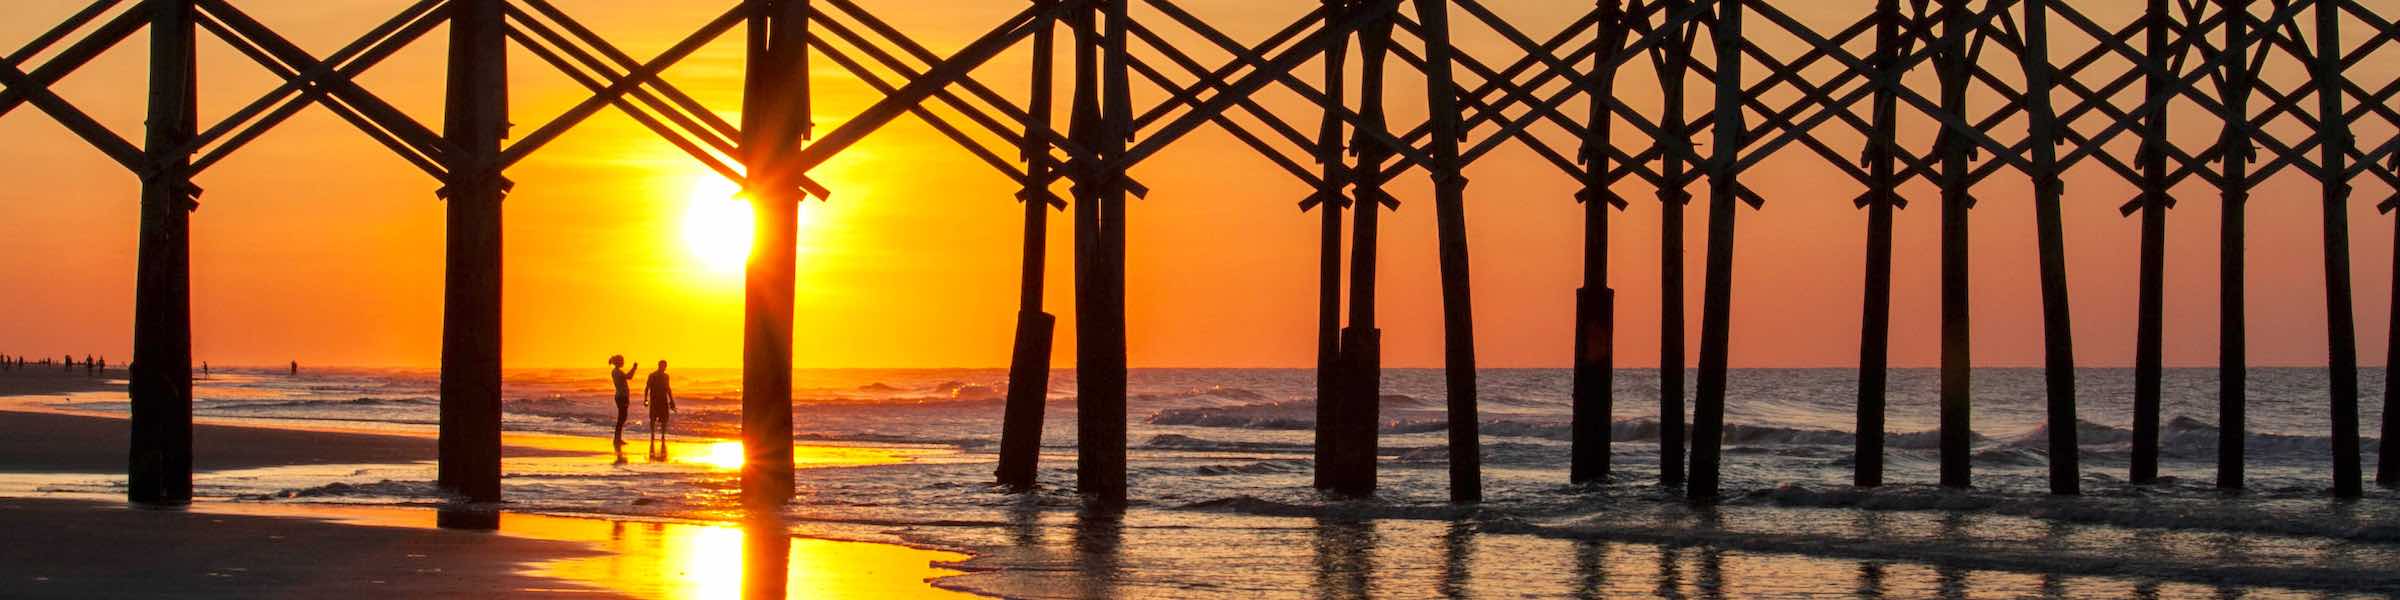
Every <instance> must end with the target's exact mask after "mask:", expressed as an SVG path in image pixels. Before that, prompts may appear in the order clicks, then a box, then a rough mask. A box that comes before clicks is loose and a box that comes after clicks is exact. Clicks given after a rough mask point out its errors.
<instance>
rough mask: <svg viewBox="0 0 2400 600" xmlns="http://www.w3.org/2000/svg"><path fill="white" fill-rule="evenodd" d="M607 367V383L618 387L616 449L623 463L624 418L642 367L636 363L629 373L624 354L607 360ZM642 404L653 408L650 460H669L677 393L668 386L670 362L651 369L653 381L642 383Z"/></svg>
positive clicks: (630, 406)
mask: <svg viewBox="0 0 2400 600" xmlns="http://www.w3.org/2000/svg"><path fill="white" fill-rule="evenodd" d="M608 364H609V369H608V379H609V381H610V382H611V383H614V384H616V386H617V434H616V445H617V455H618V459H619V460H623V458H624V454H625V416H626V411H627V410H628V409H630V408H632V406H633V402H632V400H633V376H634V375H637V374H640V372H641V370H642V366H641V364H640V363H635V364H634V365H633V368H632V369H631V370H627V369H626V368H625V355H622V354H619V355H616V356H611V357H608ZM642 404H643V405H644V406H647V407H649V408H650V440H649V442H650V448H649V450H650V458H652V459H663V458H666V457H667V418H668V417H669V416H672V415H674V414H675V389H674V387H673V386H671V385H669V384H668V382H667V361H663V360H662V361H658V368H656V369H652V370H651V371H650V378H649V379H646V380H643V381H642Z"/></svg>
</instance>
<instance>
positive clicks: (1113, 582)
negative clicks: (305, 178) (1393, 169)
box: [0, 369, 2400, 597]
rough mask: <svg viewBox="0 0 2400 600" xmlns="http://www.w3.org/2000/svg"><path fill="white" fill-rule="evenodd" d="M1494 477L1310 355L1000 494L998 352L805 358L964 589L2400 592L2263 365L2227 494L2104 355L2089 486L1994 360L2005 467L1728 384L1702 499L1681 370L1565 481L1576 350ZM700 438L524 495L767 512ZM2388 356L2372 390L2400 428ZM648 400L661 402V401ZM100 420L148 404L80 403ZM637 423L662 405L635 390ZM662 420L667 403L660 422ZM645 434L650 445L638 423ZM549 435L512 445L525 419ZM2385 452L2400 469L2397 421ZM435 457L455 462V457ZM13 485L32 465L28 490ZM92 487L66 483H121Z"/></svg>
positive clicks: (2090, 374)
mask: <svg viewBox="0 0 2400 600" xmlns="http://www.w3.org/2000/svg"><path fill="white" fill-rule="evenodd" d="M1480 375H1481V376H1480V380H1481V382H1480V383H1481V387H1482V400H1483V410H1482V420H1483V421H1484V424H1483V431H1484V434H1485V435H1484V449H1483V450H1484V460H1485V465H1486V472H1485V477H1486V488H1487V489H1486V497H1487V498H1488V502H1486V503H1485V504H1483V505H1480V506H1478V507H1475V508H1472V509H1462V508H1457V507H1453V506H1450V505H1449V504H1447V503H1446V491H1445V489H1446V488H1445V486H1446V482H1445V479H1444V478H1445V477H1446V472H1445V470H1444V466H1445V464H1446V458H1447V451H1446V449H1445V448H1444V447H1443V437H1442V436H1443V434H1442V430H1441V423H1442V422H1443V419H1444V414H1443V409H1442V406H1443V398H1442V391H1441V390H1442V381H1441V373H1440V372H1439V371H1434V370H1392V371H1389V372H1387V374H1386V377H1385V388H1384V391H1385V394H1386V398H1385V401H1384V403H1383V406H1384V410H1383V417H1384V424H1383V430H1384V435H1383V437H1382V446H1383V454H1384V459H1383V460H1382V461H1381V466H1380V477H1381V484H1382V485H1381V488H1380V491H1379V493H1378V495H1377V497H1376V498H1375V499H1373V500H1369V501H1355V502H1341V501H1334V500H1330V499H1327V498H1324V497H1321V496H1320V495H1318V494H1317V493H1315V492H1313V491H1312V490H1310V489H1309V486H1308V479H1309V476H1310V469H1311V465H1310V461H1309V448H1310V443H1311V440H1312V435H1313V434H1312V432H1311V429H1310V428H1311V427H1312V423H1311V419H1312V417H1313V413H1314V409H1313V405H1312V404H1311V403H1310V401H1309V398H1310V396H1312V395H1313V389H1314V387H1313V382H1312V373H1311V372H1310V371H1307V370H1286V369H1265V370H1243V369H1233V370H1137V371H1135V372H1134V373H1133V374H1132V378H1131V379H1132V382H1131V385H1132V390H1131V391H1132V395H1133V397H1132V399H1131V401H1130V407H1129V408H1130V410H1129V412H1130V414H1131V415H1132V416H1133V420H1134V422H1133V423H1131V424H1130V427H1129V429H1130V436H1129V442H1130V443H1131V444H1132V446H1133V448H1132V450H1131V454H1130V456H1131V460H1132V464H1131V473H1130V475H1131V478H1132V489H1133V492H1132V495H1133V498H1132V500H1133V503H1134V506H1133V508H1132V509H1130V510H1129V511H1127V512H1124V513H1122V514H1107V513H1099V514H1094V513H1086V512H1084V511H1082V510H1081V508H1080V503H1079V502H1078V501H1077V500H1076V499H1075V498H1074V497H1072V494H1071V489H1069V488H1071V486H1072V482H1073V472H1072V465H1073V461H1074V457H1073V448H1074V439H1073V434H1074V418H1075V415H1074V402H1073V397H1072V392H1073V383H1074V381H1073V373H1072V371H1062V372H1060V374H1059V376H1057V377H1056V378H1055V379H1054V381H1053V382H1052V390H1053V394H1052V398H1051V401H1050V403H1049V406H1048V410H1047V419H1046V426H1045V436H1046V437H1045V439H1044V442H1045V444H1044V448H1045V453H1044V456H1043V459H1042V461H1043V462H1042V465H1043V468H1042V472H1041V479H1042V482H1043V483H1044V485H1045V487H1044V489H1043V490H1042V491H1040V492H1038V493H1036V494H1030V495H1009V494H1004V493H1002V492H1001V491H1000V490H998V489H996V488H994V487H993V486H991V485H989V481H990V478H991V476H990V473H991V469H992V458H993V457H992V453H993V452H994V451H995V450H996V448H997V442H998V432H999V423H998V420H999V415H1000V408H1001V399H1000V395H1001V394H1002V393H1003V391H1004V390H1005V389H1006V386H1005V383H1006V382H1005V378H1006V373H1005V372H1002V371H998V370H827V371H801V372H799V373H798V375H797V378H798V381H797V383H796V386H795V387H796V388H797V391H796V395H797V396H798V398H797V403H796V406H795V421H796V423H795V430H796V433H797V435H796V436H795V437H796V438H797V439H798V440H799V441H800V442H802V443H803V444H804V447H803V449H802V450H801V452H800V456H801V457H802V458H803V461H802V462H803V463H804V465H803V466H813V467H817V468H810V469H807V470H804V471H803V472H802V473H801V474H800V476H799V485H800V487H801V489H800V494H799V498H798V499H796V500H795V502H794V503H793V504H792V505H791V507H790V508H789V510H788V511H787V516H788V518H789V521H788V522H789V523H790V524H791V526H792V528H793V529H794V530H795V531H798V532H800V533H804V534H811V535H818V536H827V537H836V538H850V539H862V540H872V541H898V542H905V543H910V544H915V545H920V546H926V547H938V548H949V549H958V550H965V551H971V552H974V553H976V554H977V555H978V558H976V559H974V560H972V561H969V562H968V563H967V565H966V566H967V567H969V568H971V569H973V570H976V572H974V573H971V574H968V575H964V576H959V577H952V578H948V579H945V580H943V581H942V582H941V585H943V586H945V587H950V588H954V589H961V590H969V591H977V592H983V593H1001V594H1006V595H1010V596H1018V597H1084V596H1090V595H1095V593H1097V592H1113V593H1115V594H1118V595H1130V596H1173V597H1255V596H1260V595H1270V596H1287V595H1288V596H1320V597H1349V596H1378V597H1381V596H1452V597H1521V596H1539V597H1553V596H1560V595H1593V596H1614V595H1636V596H1644V595H1652V594H1661V595H1687V596H1700V597H1710V596H1719V595H1723V596H1738V597H1757V596H1777V595H1819V594H1858V595H1888V596H1891V597H1924V596H1946V597H2026V596H2037V597H2115V596H2143V595H2155V596H2162V597H2178V596H2191V595H2207V596H2249V597H2282V596H2287V595H2312V596H2313V595H2316V594H2319V593H2324V592H2331V593H2344V592H2362V593H2376V594H2388V593H2394V592H2400V572H2396V571H2395V570H2393V569H2391V568H2390V566H2391V565H2395V564H2400V495H2396V494H2394V493H2393V492H2390V491H2387V490H2380V489H2378V490H2371V491H2370V492H2369V497H2368V498H2366V499H2364V500H2361V501H2357V502H2336V501H2333V500H2331V499H2329V498H2327V497H2325V495H2324V493H2323V490H2324V489H2326V487H2327V486H2328V483H2329V480H2328V479H2327V472H2328V468H2327V465H2328V463H2329V461H2330V459H2331V451H2330V444H2329V443H2327V439H2328V438H2327V432H2328V425H2327V423H2326V419H2325V416H2324V415H2325V412H2326V411H2325V409H2324V406H2325V402H2326V400H2325V395H2326V392H2325V389H2326V387H2325V385H2324V373H2323V371H2322V370H2321V369H2260V370H2255V371H2253V372H2252V374H2251V377H2250V387H2251V390H2252V391H2251V393H2252V401H2251V403H2250V408H2249V411H2250V423H2249V425H2250V431H2251V434H2252V435H2251V439H2250V442H2249V449H2250V452H2251V457H2250V461H2249V463H2248V468H2249V472H2250V477H2251V479H2250V489H2249V491H2248V492H2247V493H2245V494H2241V495H2235V496H2226V495H2221V494H2219V493H2218V492H2216V491H2214V490H2213V489H2212V488H2211V487H2210V485H2209V484H2210V481H2211V478H2212V477H2213V473H2214V459H2215V443H2216V439H2217V434H2216V431H2215V428H2214V427H2215V423H2214V420H2215V419H2214V413H2215V406H2214V404H2215V399H2214V390H2215V389H2216V385H2215V380H2214V375H2215V373H2214V371H2212V370H2199V369H2193V370H2171V371H2169V372H2168V374H2167V379H2166V385H2165V389H2166V394H2167V398H2166V402H2165V411H2164V412H2165V420H2166V421H2167V423H2166V428H2165V432H2164V442H2163V446H2164V447H2163V448H2162V455H2163V464H2162V465H2161V466H2162V469H2161V471H2162V474H2164V475H2166V476H2167V480H2166V481H2165V482H2163V483H2162V484H2160V485H2155V486H2130V485H2126V484H2125V483H2124V482H2123V481H2122V479H2121V477H2122V474H2123V473H2124V471H2125V469H2126V468H2127V464H2126V463H2127V460H2128V458H2127V457H2128V456H2129V454H2130V452H2129V443H2130V440H2129V438H2130V435H2129V434H2128V433H2127V432H2126V428H2127V427H2128V424H2129V423H2130V421H2131V415H2130V404H2131V371H2129V370H2118V369H2093V370H2085V371H2082V372H2080V373H2079V384H2080V385H2079V387H2080V388H2081V390H2082V393H2081V400H2082V412H2081V415H2080V416H2081V419H2082V420H2083V421H2085V424H2084V425H2083V426H2082V427H2081V429H2082V431H2081V432H2080V434H2081V435H2080V437H2081V439H2082V441H2083V442H2084V445H2083V447H2082V455H2083V456H2082V460H2083V464H2084V477H2085V481H2084V483H2085V486H2084V487H2085V490H2086V496H2085V497H2082V498H2073V499H2053V498H2050V497H2048V496H2047V495H2045V494H2044V493H2043V490H2044V489H2045V487H2044V485H2045V483H2044V482H2045V481H2046V479H2045V477H2046V468H2045V465H2046V464H2047V457H2046V456H2045V455H2044V448H2045V445H2044V444H2045V442H2044V439H2043V432H2042V430H2041V428H2040V425H2041V423H2042V420H2043V415H2042V409H2041V406H2042V388H2041V379H2040V372H2039V371H2038V370H2015V369H1985V370H1979V371H1978V372H1977V373H1976V377H1975V383H1976V406H1975V431H1976V433H1977V434H1978V437H1977V443H1976V456H1977V459H1976V465H1975V469H1976V470H1975V474H1976V485H1977V489H1976V490H1974V491H1971V492H1957V491H1947V490H1940V489H1935V488H1931V487H1928V486H1926V485H1924V484H1928V483H1930V482H1932V481H1933V480H1934V470H1935V467H1936V459H1937V456H1936V453H1935V450H1934V448H1933V447H1932V436H1931V435H1930V434H1926V433H1923V432H1926V431H1928V430H1930V429H1932V427H1933V423H1934V416H1935V415H1934V409H1933V406H1934V399H1935V398H1934V396H1935V388H1934V384H1935V381H1934V378H1935V376H1936V375H1935V373H1934V372H1933V371H1930V370H1900V371H1896V372H1895V373H1894V374H1893V378H1892V379H1893V385H1892V390H1891V399H1890V405H1891V410H1890V412H1889V418H1888V420H1889V423H1890V431H1891V432H1892V433H1893V437H1892V439H1891V442H1890V445H1891V449H1890V456H1889V459H1888V465H1887V467H1888V468H1887V474H1886V481H1888V482H1892V483H1894V484H1895V485H1893V486H1890V487H1887V488H1884V489H1880V490H1876V491H1873V492H1859V491H1855V490H1853V489H1852V488H1850V487H1849V486H1848V481H1849V478H1850V470H1851V467H1850V452H1851V451H1850V443H1851V436H1850V424H1851V423H1853V422H1854V419H1855V414H1854V413H1853V409H1852V408H1851V399H1852V398H1854V397H1855V389H1854V388H1853V387H1852V385H1853V384H1852V381H1853V377H1854V373H1853V372H1852V371H1850V370H1846V369H1825V370H1809V369H1798V370H1763V369H1762V370H1738V371H1736V372H1734V373H1733V376H1732V386H1731V389H1730V391H1729V394H1728V396H1729V401H1728V406H1727V421H1728V428H1727V445H1728V448H1727V452H1726V467H1725V469H1726V470H1725V484H1724V486H1725V490H1726V491H1727V495H1728V499H1727V500H1726V502H1725V503H1723V505H1721V506H1718V507H1714V508H1708V509H1693V508H1689V507H1687V506H1686V505H1684V504H1683V503H1681V502H1680V501H1679V500H1678V498H1677V495H1676V494H1675V493H1674V492H1673V491H1672V490H1666V489H1661V488H1659V487H1657V486H1656V484H1655V483H1653V482H1654V481H1655V480H1656V478H1657V471H1656V468H1657V467H1656V457H1657V443H1656V441H1655V438H1654V436H1655V435H1656V433H1655V432H1656V423H1657V411H1656V405H1657V398H1656V395H1657V374H1656V373H1655V372H1650V371H1638V370H1632V371H1621V372H1620V373H1619V377H1618V381H1617V385H1616V390H1615V396H1616V398H1617V402H1616V405H1617V411H1616V419H1617V426H1616V427H1615V435H1616V439H1617V445H1616V447H1615V449H1614V453H1613V461H1612V462H1613V465H1614V469H1613V471H1614V473H1613V477H1612V480H1611V482H1610V483H1609V484H1608V485H1605V486H1592V487H1574V486H1568V485H1565V484H1564V480H1565V470H1566V464H1567V449H1568V446H1567V442H1568V440H1567V429H1566V421H1567V411H1568V405H1567V393H1568V389H1567V385H1568V373H1567V372H1566V371H1563V370H1493V371H1486V372H1483V373H1482V374H1480ZM675 376H676V377H677V380H676V381H677V383H676V388H677V389H678V390H679V391H680V392H681V396H682V398H683V400H682V402H681V404H682V407H683V413H682V414H681V415H679V416H678V419H677V421H676V423H677V426H678V429H679V431H678V433H679V434H683V436H684V437H681V438H679V444H678V446H677V450H676V451H675V453H674V454H672V455H671V456H672V457H673V458H672V459H671V460H668V461H663V462H653V461H648V460H643V459H642V458H641V457H639V456H638V455H639V454H640V452H639V450H638V443H637V446H636V452H635V454H636V456H635V457H633V458H632V459H631V460H628V461H626V462H625V463H623V464H616V463H614V462H613V461H611V460H609V459H608V458H607V456H606V454H601V455H599V456H598V457H554V458H539V459H512V460H511V461H510V462H509V463H508V465H507V478H508V480H507V482H506V485H507V487H506V491H507V494H508V496H509V499H510V501H511V502H512V504H513V506H512V508H516V509H520V510H529V511H536V512H553V513H561V514H605V515H628V516H636V517H657V518H675V519H705V520H719V521H734V520H738V519H739V518H740V516H741V514H742V511H741V510H740V509H739V506H738V503H737V502H736V496H737V494H738V485H737V483H738V482H737V481H736V479H735V478H736V476H735V474H734V473H733V472H732V466H733V465H732V464H729V463H728V461H727V460H726V458H727V456H728V455H730V457H731V458H732V459H733V460H738V457H739V453H738V452H732V451H731V450H730V449H731V448H732V447H731V446H723V447H720V446H717V445H715V444H717V442H713V441H710V438H724V437H730V436H732V435H734V434H735V433H736V432H737V431H738V428H739V420H738V412H737V411H738V407H739V400H738V396H739V391H738V387H737V386H738V384H739V374H738V372H737V371H732V370H679V371H676V372H675ZM2381 383H2382V376H2381V373H2379V372H2375V371H2369V372H2368V373H2367V374H2366V376H2365V377H2363V378H2362V381H2361V384H2362V387H2363V388H2365V389H2364V390H2363V391H2362V396H2363V397H2365V398H2367V399H2369V400H2368V401H2366V402H2362V403H2361V404H2362V409H2363V410H2362V412H2363V413H2364V415H2363V416H2364V422H2365V423H2367V424H2368V427H2367V429H2368V432H2369V433H2371V432H2372V431H2373V428H2374V425H2375V424H2377V423H2380V418H2381V411H2380V409H2381V406H2380V405H2381V402H2379V401H2376V400H2375V399H2377V398H2380V396H2381V392H2380V390H2381V387H2380V384H2381ZM435 384H436V382H435V380H434V378H433V373H432V372H430V371H410V370H320V371H314V372H311V373H309V374H304V375H303V376H301V377H297V378H293V377H286V376H284V375H282V374H281V373H278V372H232V373H227V372H224V371H219V372H218V375H217V377H215V378H213V379H210V380H206V381H202V382H200V386H199V389H198V396H199V398H200V401H199V405H198V414H200V415H201V416H202V417H203V418H211V419H225V420H233V421H237V422H248V423H283V424H300V425H305V426H312V427H318V426H340V427H345V428H363V429H382V430H393V431H403V432H411V433H418V434H422V433H425V432H428V431H430V430H431V424H432V423H434V422H435V410H436V408H437V406H436V402H435V401H434V397H435V395H436V394H435V389H436V385H435ZM608 385H609V384H608V380H607V378H606V372H605V371H604V370H593V371H583V370H575V371H561V370H527V371H511V372H509V374H508V386H507V390H506V396H507V400H506V407H505V410H506V416H505V425H506V427H507V428H508V429H509V430H511V431H512V432H535V433H540V434H546V437H548V438H552V439H560V440H568V441H567V442H564V443H566V444H568V445H579V447H588V448H593V449H595V450H599V451H603V452H604V451H605V448H606V438H607V436H608V435H609V427H610V425H611V424H612V421H613V418H614V408H613V407H612V406H610V402H609V400H608V396H609V395H610V390H609V389H608ZM637 402H638V401H637ZM64 404H65V405H66V406H68V407H70V408H72V409H76V410H98V411H122V410H124V402H123V400H122V398H121V397H115V398H111V397H105V396H88V395H87V396H77V397H73V398H70V399H68V400H67V401H66V402H65V403H64ZM634 412H636V413H637V414H638V413H639V412H640V411H639V410H638V407H637V410H636V411H634ZM636 426H637V427H636V431H638V429H639V428H638V423H637V424H636ZM628 438H630V439H634V440H637V441H638V439H639V436H638V434H637V433H634V432H629V433H628ZM515 439H517V438H512V441H513V440H515ZM2367 439H2368V441H2367V444H2366V450H2367V456H2366V459H2365V460H2366V463H2367V468H2368V472H2369V473H2372V472H2373V468H2374V452H2375V449H2376V448H2377V441H2376V440H2374V439H2373V437H2372V436H2369V437H2368V438H2367ZM428 458H429V459H430V458H431V457H428ZM431 479H432V468H431V465H430V463H422V464H413V465H356V466H346V467H308V468H297V467H295V468H286V469H282V470H276V469H265V470H255V471H251V472H228V473H216V474H208V475H204V476H203V477H202V478H201V479H200V485H201V486H202V489H201V490H200V491H201V493H202V494H203V495H208V496H219V497H234V498H242V499H247V500H254V501H260V502H333V503H364V504H396V503H430V502H436V501H438V500H439V499H440V496H439V494H438V493H437V492H436V491H435V490H434V489H433V486H432V485H431V483H430V480H431ZM6 484H7V482H4V481H0V485H6ZM115 484H116V482H112V481H108V480H107V479H105V478H92V479H89V480H87V481H85V482H84V483H79V484H68V485H61V484H55V483H54V484H50V485H49V486H48V489H50V490H53V491H64V492H75V491H81V492H86V493H109V492H110V491H111V488H110V487H109V486H111V485H115Z"/></svg>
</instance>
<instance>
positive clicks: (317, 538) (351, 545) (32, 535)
mask: <svg viewBox="0 0 2400 600" xmlns="http://www.w3.org/2000/svg"><path fill="white" fill-rule="evenodd" d="M428 512H429V511H428ZM0 530H5V531H8V532H9V536H8V537H9V543H7V544H0V565H6V567H5V568H0V595H4V596H8V597H12V598H100V597H153V598H163V597H179V598H269V597H282V598H331V597H339V596H344V595H356V594H365V595H368V596H374V597H437V596H439V597H460V596H487V597H500V596H507V597H556V596H574V597H583V598H595V597H597V598H608V597H622V596H621V595H619V594H612V593H609V592H608V590H605V589H601V588H597V587H594V586H592V585H590V584H586V583H578V582H572V581H566V580H561V579H553V578H548V577H539V576H534V575H530V574H528V572H527V571H528V569H529V565H530V564H531V563H533V562H535V561H539V560H563V559H569V558H574V557H584V556H591V555H595V554H599V553H600V552H599V551H598V550H597V549H594V548H590V547H587V546H585V545H582V544H575V543H569V542H558V541H545V540H536V539H523V538H514V537H508V536H500V535H492V534H489V533H483V532H469V531H446V530H440V529H431V528H403V527H374V526H361V525H344V524H337V523H333V522H328V521H319V520H311V519H304V518H288V517H270V516H247V515H224V514H210V513H207V512H203V511H202V510H181V509H137V508H128V507H126V506H124V505H118V504H109V503H98V502H82V501H66V500H31V499H0Z"/></svg>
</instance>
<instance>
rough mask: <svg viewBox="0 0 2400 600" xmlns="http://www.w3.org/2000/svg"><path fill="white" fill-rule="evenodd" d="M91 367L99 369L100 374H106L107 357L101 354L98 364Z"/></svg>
mask: <svg viewBox="0 0 2400 600" xmlns="http://www.w3.org/2000/svg"><path fill="white" fill-rule="evenodd" d="M93 368H96V369H99V370H100V374H101V375H107V374H108V357H106V356H102V357H100V364H99V365H97V366H95V367H93Z"/></svg>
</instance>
